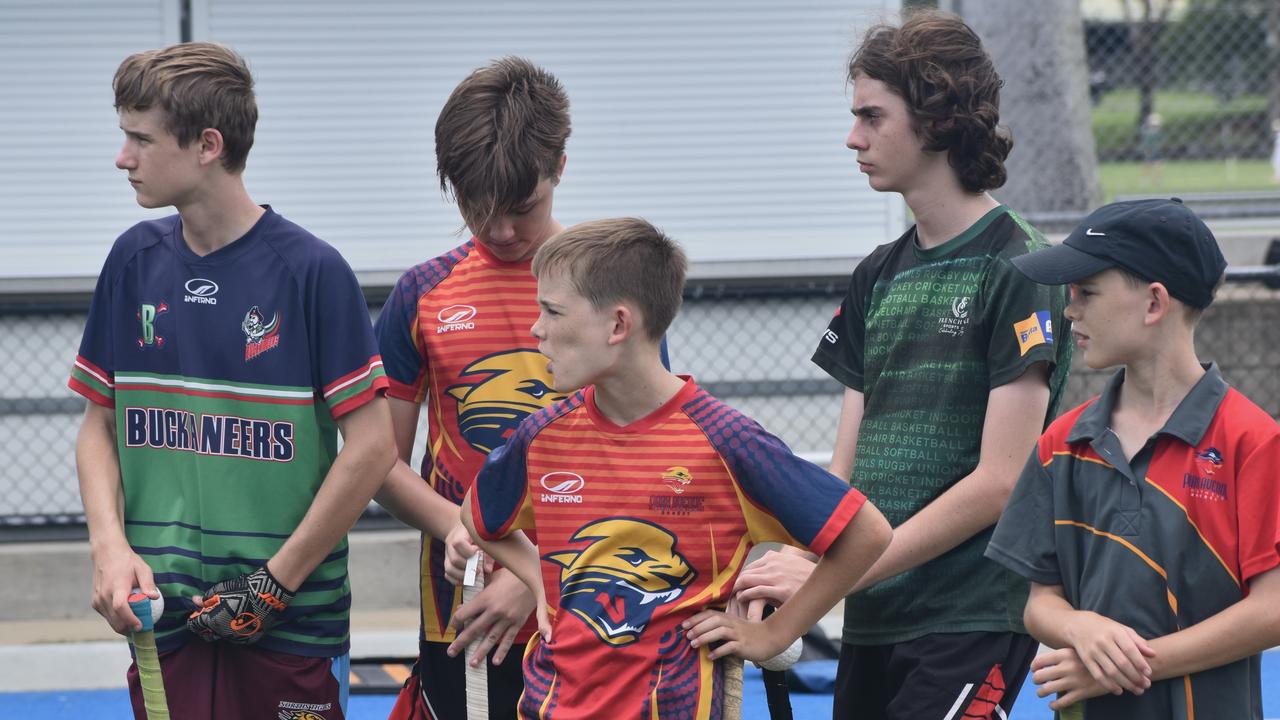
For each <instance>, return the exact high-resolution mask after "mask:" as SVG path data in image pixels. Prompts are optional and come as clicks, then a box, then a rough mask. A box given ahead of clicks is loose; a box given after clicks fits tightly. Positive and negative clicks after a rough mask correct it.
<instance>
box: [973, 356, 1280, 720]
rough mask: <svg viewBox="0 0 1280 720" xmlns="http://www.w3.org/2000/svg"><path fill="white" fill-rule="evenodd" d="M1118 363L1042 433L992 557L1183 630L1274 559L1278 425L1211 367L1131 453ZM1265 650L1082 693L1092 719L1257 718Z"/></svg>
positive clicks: (1151, 627)
mask: <svg viewBox="0 0 1280 720" xmlns="http://www.w3.org/2000/svg"><path fill="white" fill-rule="evenodd" d="M1123 384H1124V371H1123V370H1121V371H1120V372H1118V373H1116V375H1115V376H1114V377H1113V378H1112V379H1111V381H1110V382H1109V383H1108V384H1107V387H1106V389H1105V390H1104V391H1103V393H1102V395H1100V396H1099V397H1097V398H1094V399H1093V400H1091V401H1089V402H1087V403H1085V404H1084V405H1081V406H1080V407H1078V408H1076V409H1074V410H1072V411H1070V412H1068V413H1066V414H1064V415H1063V416H1062V417H1060V418H1058V419H1057V420H1056V421H1055V422H1054V423H1053V424H1052V425H1050V426H1049V429H1048V430H1046V431H1045V433H1044V435H1042V436H1041V438H1040V441H1039V444H1038V445H1037V449H1036V452H1035V453H1034V454H1033V455H1032V457H1031V459H1030V460H1029V461H1028V463H1027V466H1026V468H1025V469H1024V470H1023V471H1022V475H1021V477H1020V478H1019V479H1018V484H1017V487H1016V488H1015V489H1014V491H1013V495H1012V496H1011V497H1010V498H1009V503H1008V505H1007V506H1006V507H1005V511H1004V514H1003V515H1002V516H1001V517H1000V522H999V523H998V524H997V525H996V529H995V533H994V535H993V536H992V539H991V543H990V545H989V546H988V547H987V551H986V555H987V557H989V558H991V559H992V560H994V561H996V562H998V563H1000V564H1002V565H1005V566H1006V567H1008V568H1009V569H1011V570H1013V571H1014V572H1017V573H1019V574H1021V575H1023V576H1025V577H1026V578H1027V579H1029V580H1031V581H1032V582H1034V583H1039V584H1041V585H1061V586H1062V588H1063V592H1064V594H1065V595H1066V599H1067V601H1068V602H1069V603H1071V606H1072V607H1074V608H1076V609H1078V610H1090V611H1093V612H1096V613H1098V614H1100V615H1104V616H1106V617H1109V618H1112V619H1113V620H1116V621H1117V622H1121V623H1124V624H1125V625H1128V626H1130V627H1132V628H1133V629H1134V630H1135V631H1137V633H1138V634H1139V635H1141V636H1142V637H1144V638H1148V639H1151V638H1155V637H1160V636H1163V635H1168V634H1170V633H1174V632H1177V631H1179V630H1182V629H1185V628H1187V627H1189V626H1191V625H1194V624H1195V623H1197V622H1200V621H1202V620H1204V619H1206V618H1208V617H1210V616H1212V615H1215V614H1217V613H1219V612H1221V611H1222V610H1224V609H1225V608H1227V607H1228V606H1230V605H1232V604H1234V603H1236V602H1238V601H1239V600H1240V599H1241V598H1243V597H1244V596H1245V595H1246V594H1247V593H1248V591H1249V590H1248V583H1249V581H1250V580H1251V579H1252V578H1253V577H1254V576H1256V575H1259V574H1261V573H1263V572H1266V571H1268V570H1270V569H1272V568H1274V567H1276V566H1277V565H1280V552H1278V549H1277V544H1278V542H1280V482H1277V477H1276V475H1277V468H1280V428H1278V427H1277V425H1276V422H1275V420H1274V419H1272V417H1271V416H1270V415H1268V414H1267V413H1266V412H1264V411H1263V410H1262V409H1261V408H1259V407H1258V406H1256V405H1254V404H1253V403H1252V402H1250V401H1249V400H1248V399H1247V398H1246V397H1245V396H1244V395H1241V394H1240V393H1239V392H1237V391H1236V390H1234V389H1233V388H1231V387H1229V386H1228V385H1227V383H1226V382H1225V381H1223V379H1222V376H1221V374H1220V373H1219V372H1218V369H1217V367H1216V366H1214V365H1210V366H1207V368H1206V372H1205V374H1204V376H1203V377H1202V378H1201V379H1200V380H1199V381H1198V382H1197V383H1196V384H1195V386H1194V387H1192V389H1191V391H1190V392H1189V393H1188V394H1187V396H1186V397H1185V398H1183V400H1182V402H1181V403H1179V405H1178V407H1177V409H1175V410H1174V412H1173V414H1172V415H1171V416H1170V417H1169V420H1168V422H1166V423H1165V425H1164V427H1162V428H1161V429H1160V430H1159V431H1158V432H1156V434H1155V435H1153V436H1152V437H1151V438H1150V439H1148V440H1147V443H1146V445H1144V446H1143V447H1142V449H1141V450H1139V451H1138V452H1137V454H1135V455H1134V456H1133V458H1131V459H1126V458H1125V455H1124V452H1123V451H1122V450H1121V447H1120V441H1119V438H1118V437H1117V436H1116V434H1115V433H1114V432H1112V430H1111V428H1110V427H1109V426H1110V421H1111V415H1112V410H1113V409H1114V408H1115V405H1116V401H1117V400H1118V399H1119V395H1120V390H1121V387H1122V386H1123ZM1261 708H1262V703H1261V692H1260V676H1259V658H1258V657H1257V656H1254V657H1251V658H1245V659H1244V660H1240V661H1238V662H1235V663H1231V664H1229V665H1224V666H1222V667H1218V668H1214V669H1212V670H1206V671H1204V672H1199V673H1195V674H1194V675H1189V676H1186V677H1181V678H1173V679H1169V680H1164V681H1161V682H1158V683H1155V684H1154V686H1153V687H1152V688H1151V689H1150V690H1148V691H1147V692H1146V693H1144V694H1143V695H1142V696H1140V697H1137V696H1133V695H1129V694H1125V695H1121V696H1111V695H1106V696H1102V697H1098V698H1094V699H1092V700H1088V701H1087V702H1086V703H1085V708H1084V715H1083V717H1084V718H1087V719H1088V720H1098V719H1102V718H1117V719H1122V720H1145V719H1146V718H1153V719H1154V718H1160V719H1161V720H1167V719H1168V718H1183V717H1186V718H1195V717H1201V718H1207V717H1213V718H1258V719H1259V720H1260V719H1261V717H1262V711H1261Z"/></svg>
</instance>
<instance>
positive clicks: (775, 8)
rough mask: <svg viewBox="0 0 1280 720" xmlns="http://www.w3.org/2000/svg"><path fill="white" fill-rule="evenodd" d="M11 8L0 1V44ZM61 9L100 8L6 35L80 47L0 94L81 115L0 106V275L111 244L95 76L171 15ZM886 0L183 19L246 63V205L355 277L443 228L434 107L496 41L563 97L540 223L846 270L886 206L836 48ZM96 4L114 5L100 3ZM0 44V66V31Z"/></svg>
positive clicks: (451, 213)
mask: <svg viewBox="0 0 1280 720" xmlns="http://www.w3.org/2000/svg"><path fill="white" fill-rule="evenodd" d="M14 2H15V0H0V7H2V8H5V10H2V11H0V34H4V35H5V36H7V35H8V34H9V33H10V32H11V30H10V27H9V23H7V22H5V21H7V20H8V19H9V16H11V15H15V13H14V12H12V11H10V10H9V9H8V8H9V6H10V5H11V4H13V3H14ZM61 4H62V5H76V6H77V7H79V6H80V5H84V6H86V7H93V8H101V9H99V10H95V11H94V15H93V16H92V17H90V16H88V15H87V14H76V13H71V14H67V13H65V12H63V13H61V14H59V13H58V10H57V8H56V7H55V8H54V9H52V10H49V11H48V12H44V11H41V13H43V15H41V13H37V12H36V11H35V10H30V11H28V12H27V15H28V16H30V18H31V19H29V20H27V21H25V22H27V23H28V24H29V25H31V26H32V27H31V28H29V29H27V30H23V31H20V32H21V33H23V34H24V35H27V36H30V35H39V36H40V37H41V38H43V40H42V41H41V42H44V43H46V44H49V43H51V44H53V45H55V46H57V45H67V46H74V47H75V48H76V50H75V51H74V52H72V53H71V55H72V56H76V57H78V53H79V52H84V53H86V54H89V53H91V57H86V58H84V60H83V61H82V62H80V63H79V65H76V66H75V67H73V66H72V63H71V62H69V61H68V62H66V63H62V64H54V65H49V66H45V65H46V64H45V63H38V64H33V63H27V65H26V66H24V67H31V66H32V65H34V67H31V70H30V72H31V73H32V74H31V77H28V78H26V79H25V80H24V79H16V80H15V79H13V78H9V79H0V90H2V89H4V88H5V85H8V84H13V83H20V82H30V83H34V84H35V85H41V84H42V81H41V78H43V86H44V87H45V88H46V89H44V90H39V89H34V90H33V89H30V88H27V87H25V86H22V87H14V88H13V90H14V91H17V92H19V93H20V94H22V93H26V94H28V96H29V97H33V98H35V97H43V96H44V94H48V95H50V96H52V97H51V98H50V102H51V103H52V101H53V100H54V99H57V98H60V97H61V96H62V95H63V93H59V92H52V91H51V90H49V89H48V88H51V87H54V86H59V87H64V88H66V89H67V90H68V93H67V94H71V95H74V96H75V107H76V108H85V110H83V111H81V112H76V113H74V115H73V116H72V117H69V118H63V117H61V116H62V115H63V113H65V112H66V110H64V107H69V106H70V105H71V101H70V100H66V101H60V102H62V103H64V104H59V105H58V107H57V108H56V109H55V108H54V107H52V106H50V107H45V108H38V107H37V108H34V109H33V110H32V111H28V112H22V111H19V112H17V113H15V112H14V111H13V110H8V111H6V110H3V109H0V112H3V113H5V114H4V115H0V122H3V125H4V130H5V132H3V133H0V162H4V163H5V165H6V167H5V170H4V173H3V175H2V176H0V183H3V184H4V185H6V186H11V187H7V188H5V189H4V191H3V192H0V277H6V276H8V277H12V276H23V275H81V276H92V275H94V274H96V272H97V271H98V268H99V267H100V265H101V261H102V258H103V256H104V255H105V252H106V247H107V246H108V244H109V243H110V241H111V239H113V238H114V237H115V235H116V234H117V233H118V232H119V231H120V230H122V229H123V228H124V227H127V226H128V225H129V224H130V223H131V222H132V221H133V220H135V219H137V218H140V217H144V216H146V215H147V212H146V211H143V210H141V209H140V208H138V207H137V206H136V205H134V204H133V203H132V200H131V191H130V189H129V187H128V185H127V183H126V182H125V181H124V178H123V176H122V173H119V172H118V171H114V170H113V169H112V167H111V158H112V157H113V156H114V152H115V148H116V147H117V145H118V140H119V132H118V131H117V130H115V118H114V115H113V114H112V112H111V108H110V104H111V97H110V89H109V81H110V77H111V73H112V71H114V68H115V65H116V64H117V63H118V62H119V60H120V59H121V58H123V57H124V55H126V54H127V53H128V52H131V51H134V50H138V49H144V48H148V47H153V46H156V45H160V44H163V43H164V42H166V41H167V40H168V39H169V38H170V36H171V35H172V34H173V33H176V27H177V19H176V15H175V13H174V11H173V9H172V7H170V5H171V3H168V2H157V0H152V2H149V3H148V2H133V3H128V2H121V1H120V0H106V1H104V2H99V3H92V4H90V3H87V2H86V3H80V4H75V3H61ZM54 5H58V4H57V3H55V4H54ZM896 5H897V3H896V2H891V0H860V1H850V0H807V1H803V2H777V1H776V0H773V1H770V2H763V1H757V0H716V1H712V0H702V1H699V2H679V1H675V0H654V1H651V2H646V3H620V2H598V1H597V2H589V1H586V0H546V1H540V2H514V1H513V2H486V1H477V2H469V3H458V2H449V3H444V2H410V1H408V0H401V1H399V2H396V1H393V0H370V1H367V2H359V3H357V2H351V1H349V0H341V1H339V0H331V1H317V0H273V1H272V2H261V1H258V0H193V2H192V33H193V37H194V38H195V39H210V40H217V41H220V42H225V43H228V44H230V45H232V46H234V47H235V48H237V49H238V50H240V51H241V52H242V53H243V54H244V55H245V56H246V57H247V58H248V60H249V63H250V65H251V67H252V69H253V71H254V73H255V76H256V78H257V82H258V100H259V106H260V109H261V119H260V121H259V126H258V133H257V142H256V145H255V147H254V150H253V152H252V153H251V155H250V158H249V166H248V170H247V172H246V175H245V178H246V182H247V184H248V186H249V189H250V191H251V193H252V194H253V195H254V197H255V199H257V200H258V201H259V202H268V203H271V204H273V205H274V206H275V207H276V208H277V209H278V210H279V211H280V212H282V213H283V214H285V215H286V216H288V217H290V218H291V219H293V220H295V221H297V222H300V223H301V224H303V225H304V226H306V227H308V228H309V229H311V230H313V231H314V232H315V233H316V234H318V235H320V236H321V237H323V238H325V239H326V240H328V241H329V242H331V243H333V244H334V245H335V246H337V247H338V249H339V250H341V251H342V253H343V254H344V255H345V256H346V257H347V258H348V260H349V261H350V262H351V264H352V265H353V266H354V267H355V268H356V269H357V270H362V271H397V270H401V269H403V268H405V267H407V266H409V265H411V264H413V263H416V262H420V261H421V260H423V259H425V258H428V257H431V256H433V255H435V254H438V253H440V252H442V251H443V250H446V249H448V248H449V247H451V246H453V245H455V244H457V243H458V242H460V238H459V237H458V236H457V235H455V234H454V231H455V230H456V229H457V228H458V227H459V225H460V224H461V223H460V220H459V219H458V215H457V211H456V209H455V208H454V207H453V206H452V205H451V204H448V203H446V202H445V201H444V200H443V198H442V197H441V195H440V192H439V190H438V187H437V183H436V178H435V162H434V150H433V140H432V138H433V126H434V123H435V117H436V114H437V113H438V111H439V109H440V107H441V106H442V105H443V103H444V100H445V98H446V97H447V95H448V93H449V91H450V90H451V89H452V88H453V86H454V85H455V84H456V83H457V82H458V81H459V80H461V79H462V78H463V77H464V76H465V75H466V74H467V72H469V71H470V70H471V69H472V68H474V67H476V66H478V65H481V64H483V63H485V62H486V61H488V60H489V59H491V58H494V57H497V56H500V55H504V54H518V55H523V56H526V57H528V58H530V59H531V60H533V61H535V62H537V63H539V64H541V65H543V66H545V67H547V68H548V69H549V70H551V71H552V72H554V73H556V74H557V75H558V76H559V77H560V78H561V79H562V80H563V81H564V83H565V86H566V88H567V89H568V92H569V96H570V100H571V102H572V111H573V121H574V131H573V135H572V136H571V138H570V140H569V148H568V152H569V164H568V168H567V170H566V173H565V178H564V182H563V183H562V184H561V186H560V188H559V190H558V191H557V193H556V203H557V209H556V215H557V217H558V218H559V219H560V220H561V221H562V222H565V223H573V222H577V221H581V220H586V219H593V218H599V217H607V216H614V215H623V214H626V215H640V216H643V217H646V218H648V219H649V220H651V221H652V222H654V223H655V224H657V225H659V226H661V227H662V228H663V229H665V230H666V231H667V232H668V233H670V234H671V235H673V236H674V237H676V238H677V239H679V240H681V241H682V242H683V243H684V244H685V245H686V247H687V249H688V250H689V253H690V255H691V257H692V259H693V260H694V261H695V263H697V264H699V265H700V266H702V267H703V268H706V267H709V266H711V265H714V264H716V263H727V262H742V261H768V262H769V263H777V262H778V261H782V260H796V259H841V260H842V261H841V262H840V263H839V265H837V268H840V267H843V268H851V267H852V262H845V261H844V260H846V259H849V258H853V257H856V256H860V255H863V254H865V253H866V252H867V251H868V250H869V249H870V248H872V247H874V246H875V245H876V244H879V243H882V242H885V241H887V240H890V239H892V237H893V236H895V235H896V234H897V232H899V231H900V229H901V228H902V223H903V209H902V204H901V201H900V199H899V198H897V197H896V196H892V197H890V196H884V195H880V194H877V193H875V192H873V191H871V190H870V189H869V188H868V187H867V185H866V182H865V180H864V179H863V178H862V177H861V176H860V175H859V174H858V172H857V167H856V165H855V163H854V160H853V156H852V153H851V152H850V151H849V150H847V149H845V148H844V147H843V142H844V137H845V135H846V134H847V132H848V128H849V123H850V120H851V118H850V116H849V113H848V95H847V92H846V88H845V86H844V77H843V74H844V62H845V58H846V56H847V54H848V52H849V50H850V49H851V48H852V46H853V44H854V42H855V40H856V38H857V36H858V31H859V29H860V28H862V27H865V26H866V25H867V24H868V23H870V22H874V21H877V20H880V19H883V18H884V17H885V16H886V14H887V13H888V12H890V10H889V9H888V8H889V7H896ZM48 6H50V3H43V2H41V3H35V2H33V3H31V5H30V7H31V8H45V7H48ZM117 6H119V7H120V8H122V9H125V10H128V11H129V13H130V17H129V18H125V17H124V12H123V10H122V11H121V12H115V11H114V10H108V9H107V8H116V7H117ZM37 15H41V16H40V17H37ZM166 23H169V24H172V28H173V29H172V32H170V31H169V30H168V29H167V28H166V27H165V25H166ZM144 30H150V32H151V34H150V35H148V34H146V33H145V32H143V31H144ZM130 33H132V34H130ZM166 33H169V34H166ZM29 44H32V45H34V44H36V43H35V41H31V42H30V43H29ZM0 53H3V55H0V60H3V61H5V63H6V64H5V67H11V65H9V64H8V63H9V61H10V59H11V58H10V56H11V55H13V54H16V51H15V50H14V48H13V46H12V45H10V44H9V43H8V41H7V39H6V43H5V44H4V45H3V46H0ZM52 54H53V56H54V57H63V56H64V55H65V54H66V53H65V52H54V53H52ZM64 76H65V77H64ZM31 93H35V94H31ZM10 96H11V95H10ZM20 104H21V103H20ZM35 104H38V103H35ZM90 111H91V112H90ZM60 118H61V119H60ZM51 120H52V122H51ZM14 123H17V124H18V125H19V130H18V132H17V136H18V137H17V139H16V140H15V139H14V138H13V133H12V131H11V129H10V126H11V125H13V124H14ZM104 126H105V127H104ZM104 136H105V137H107V138H108V141H106V142H104V141H103V140H102V137H104ZM41 137H43V138H44V140H43V141H41V140H40V138H41ZM72 137H74V138H75V142H74V143H73V142H71V141H70V140H71V138H72ZM4 143H20V144H21V145H22V146H23V152H25V153H26V154H19V157H22V158H27V160H25V162H26V163H27V164H26V166H25V168H24V173H23V174H11V173H10V172H9V170H10V168H9V167H8V166H9V165H10V161H9V160H8V158H10V157H12V156H13V154H12V153H11V152H4V150H5V149H6V148H8V146H7V145H5V144H4ZM55 160H56V161H57V162H56V163H55V162H54V161H55ZM15 191H19V194H20V199H15V198H14V197H13V195H14V192H15ZM765 267H769V266H768V265H766V266H765ZM825 269H826V270H827V271H828V272H830V270H831V268H830V266H825ZM837 272H839V269H837Z"/></svg>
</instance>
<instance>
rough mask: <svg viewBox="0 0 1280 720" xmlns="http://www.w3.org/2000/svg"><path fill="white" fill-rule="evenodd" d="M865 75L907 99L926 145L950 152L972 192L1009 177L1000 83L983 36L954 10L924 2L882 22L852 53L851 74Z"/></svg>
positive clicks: (997, 184)
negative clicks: (897, 21) (896, 22)
mask: <svg viewBox="0 0 1280 720" xmlns="http://www.w3.org/2000/svg"><path fill="white" fill-rule="evenodd" d="M859 74H861V75H864V76H866V77H869V78H871V79H873V80H879V81H880V82H882V83H884V84H885V85H888V86H889V88H890V89H891V90H892V91H893V92H895V93H897V94H898V95H899V96H901V97H902V99H903V100H904V101H906V104H907V108H908V110H909V111H910V113H911V118H912V122H913V124H914V126H915V131H916V134H917V135H918V136H919V137H920V138H921V140H923V141H924V149H925V150H929V151H931V152H942V151H944V150H945V151H946V152H947V162H948V163H949V164H950V165H951V167H952V168H953V169H954V170H955V171H956V175H957V176H958V178H959V180H960V184H961V185H962V186H963V187H964V189H965V190H967V191H969V192H973V193H978V192H984V191H986V190H993V189H995V188H998V187H1000V186H1001V185H1004V183H1005V180H1006V179H1007V177H1008V176H1007V173H1006V172H1005V169H1004V161H1005V158H1007V157H1009V151H1010V150H1011V149H1013V137H1012V136H1011V135H1010V134H1009V130H1008V129H1007V128H1004V127H1001V126H1000V125H999V122H1000V86H1001V85H1003V84H1004V81H1003V80H1001V79H1000V74H999V73H997V72H996V69H995V65H994V64H993V63H992V62H991V56H990V55H988V54H987V51H986V50H985V49H984V48H983V47H982V40H980V39H979V38H978V34H977V33H975V32H974V31H973V29H972V28H970V27H969V26H968V25H966V24H965V22H964V21H963V20H961V19H960V18H959V17H956V16H955V15H952V14H950V13H946V12H941V11H937V10H923V11H918V12H915V13H913V14H911V15H909V16H908V17H907V18H906V20H905V21H904V22H903V23H902V25H901V26H897V27H896V26H893V25H883V24H882V25H876V26H874V27H872V28H871V29H869V30H867V33H866V35H865V36H864V37H863V41H862V45H861V47H859V48H858V49H857V50H856V51H854V53H853V56H852V57H851V58H850V59H849V75H848V79H849V81H850V82H854V81H855V78H856V76H857V75H859Z"/></svg>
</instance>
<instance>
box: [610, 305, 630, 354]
mask: <svg viewBox="0 0 1280 720" xmlns="http://www.w3.org/2000/svg"><path fill="white" fill-rule="evenodd" d="M609 319H610V321H611V323H612V325H611V326H610V328H609V340H608V343H609V344H610V345H618V344H620V343H623V342H626V340H627V338H629V337H631V334H632V333H633V332H635V330H636V314H635V311H634V310H632V309H631V307H630V306H628V305H622V304H619V305H614V306H613V310H612V312H611V314H610V318H609Z"/></svg>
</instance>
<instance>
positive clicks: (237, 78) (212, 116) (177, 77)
mask: <svg viewBox="0 0 1280 720" xmlns="http://www.w3.org/2000/svg"><path fill="white" fill-rule="evenodd" d="M111 87H112V89H113V90H114V91H115V107H116V110H117V111H119V110H129V111H131V112H146V111H147V110H149V109H151V108H153V107H155V108H159V109H160V111H161V113H162V114H163V115H164V128H165V129H166V130H168V131H169V132H170V133H171V134H172V135H173V136H174V137H175V138H177V140H178V147H183V148H185V147H187V146H188V145H190V144H191V143H193V142H195V140H196V139H197V138H199V137H200V133H202V132H204V130H205V128H213V129H215V130H217V131H218V132H219V133H221V134H222V142H223V145H224V152H223V153H222V166H223V167H224V168H226V169H227V171H228V172H232V173H238V172H241V171H243V170H244V165H245V162H246V161H247V160H248V158H249V149H250V148H252V147H253V131H254V128H255V127H256V126H257V124H258V103H257V101H256V100H255V99H254V95H253V76H252V75H251V74H250V73H249V66H248V65H246V64H245V61H244V58H242V57H240V55H239V54H238V53H236V51H235V50H232V49H231V48H229V47H227V46H225V45H219V44H218V43H209V42H190V43H181V44H179V45H171V46H169V47H167V48H163V49H160V50H147V51H145V52H140V53H135V54H133V55H130V56H129V57H127V58H125V59H124V62H122V63H120V67H119V68H118V69H117V70H116V75H115V78H114V79H113V80H112V82H111Z"/></svg>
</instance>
